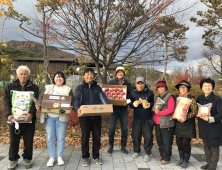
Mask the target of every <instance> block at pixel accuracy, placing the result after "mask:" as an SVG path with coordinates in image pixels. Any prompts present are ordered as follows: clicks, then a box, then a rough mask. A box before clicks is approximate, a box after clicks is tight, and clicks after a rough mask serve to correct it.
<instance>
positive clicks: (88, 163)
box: [82, 158, 90, 166]
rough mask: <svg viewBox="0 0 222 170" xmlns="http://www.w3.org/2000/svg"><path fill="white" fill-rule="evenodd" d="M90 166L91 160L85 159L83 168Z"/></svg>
mask: <svg viewBox="0 0 222 170" xmlns="http://www.w3.org/2000/svg"><path fill="white" fill-rule="evenodd" d="M89 165H90V159H89V158H86V159H83V161H82V166H89Z"/></svg>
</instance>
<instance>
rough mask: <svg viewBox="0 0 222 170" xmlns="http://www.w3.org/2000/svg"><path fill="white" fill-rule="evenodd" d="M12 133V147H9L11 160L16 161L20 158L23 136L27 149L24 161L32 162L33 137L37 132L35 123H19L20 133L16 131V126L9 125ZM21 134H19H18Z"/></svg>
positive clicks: (23, 155)
mask: <svg viewBox="0 0 222 170" xmlns="http://www.w3.org/2000/svg"><path fill="white" fill-rule="evenodd" d="M9 131H10V147H9V160H10V161H16V160H17V159H19V158H20V156H19V154H18V152H19V143H20V139H21V137H22V136H23V140H24V145H25V149H24V151H23V154H22V157H23V159H28V160H32V151H33V137H34V132H35V121H32V123H19V131H20V132H19V131H17V130H16V129H15V124H14V123H13V124H12V125H9ZM18 132H19V133H18Z"/></svg>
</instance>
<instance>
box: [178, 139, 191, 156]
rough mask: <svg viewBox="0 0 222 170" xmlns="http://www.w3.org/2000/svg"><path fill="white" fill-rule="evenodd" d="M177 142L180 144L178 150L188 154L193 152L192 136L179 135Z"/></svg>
mask: <svg viewBox="0 0 222 170" xmlns="http://www.w3.org/2000/svg"><path fill="white" fill-rule="evenodd" d="M176 142H177V146H178V151H182V152H184V153H186V154H191V145H190V142H191V138H184V137H177V136H176Z"/></svg>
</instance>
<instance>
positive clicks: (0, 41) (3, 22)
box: [0, 17, 5, 43]
mask: <svg viewBox="0 0 222 170" xmlns="http://www.w3.org/2000/svg"><path fill="white" fill-rule="evenodd" d="M4 25H5V17H4V19H3V21H2V33H1V39H0V43H2V38H3V31H4Z"/></svg>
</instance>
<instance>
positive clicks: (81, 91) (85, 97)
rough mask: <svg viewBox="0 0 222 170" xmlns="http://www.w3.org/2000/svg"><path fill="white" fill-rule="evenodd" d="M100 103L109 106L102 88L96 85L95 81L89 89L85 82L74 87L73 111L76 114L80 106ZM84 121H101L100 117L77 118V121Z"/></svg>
mask: <svg viewBox="0 0 222 170" xmlns="http://www.w3.org/2000/svg"><path fill="white" fill-rule="evenodd" d="M100 101H101V102H102V103H103V104H109V100H108V99H107V97H106V95H105V94H104V93H103V91H102V88H101V87H100V86H98V85H97V82H96V81H93V82H92V84H91V85H90V87H89V84H88V83H86V82H85V81H83V83H82V84H81V85H79V86H77V87H76V91H75V96H74V110H75V112H76V113H77V111H78V109H79V108H80V106H81V105H94V104H100ZM86 119H101V116H86V117H79V120H86Z"/></svg>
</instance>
